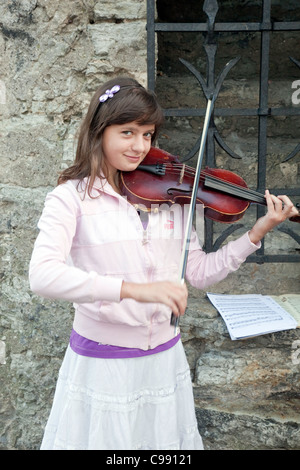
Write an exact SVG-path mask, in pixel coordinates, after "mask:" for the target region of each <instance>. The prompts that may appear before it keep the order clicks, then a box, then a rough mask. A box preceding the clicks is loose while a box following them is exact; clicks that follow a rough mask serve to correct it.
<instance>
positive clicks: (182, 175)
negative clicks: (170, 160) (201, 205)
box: [179, 163, 185, 184]
mask: <svg viewBox="0 0 300 470" xmlns="http://www.w3.org/2000/svg"><path fill="white" fill-rule="evenodd" d="M184 170H185V163H183V165H182V168H181V172H180V176H179V184H182V181H183V177H184Z"/></svg>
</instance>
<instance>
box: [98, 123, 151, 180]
mask: <svg viewBox="0 0 300 470" xmlns="http://www.w3.org/2000/svg"><path fill="white" fill-rule="evenodd" d="M154 132H155V126H154V124H153V125H152V124H146V125H140V124H138V123H136V122H130V123H127V124H113V125H111V126H108V127H106V128H105V129H104V132H103V136H102V150H103V154H104V159H105V163H106V167H107V169H108V175H107V179H108V181H109V182H110V183H111V182H112V181H113V179H114V177H115V175H116V172H117V170H121V171H133V170H135V169H136V167H137V166H138V165H139V164H140V163H141V162H142V160H143V159H144V158H145V156H146V155H147V153H148V152H149V150H150V147H151V137H152V135H153V133H154Z"/></svg>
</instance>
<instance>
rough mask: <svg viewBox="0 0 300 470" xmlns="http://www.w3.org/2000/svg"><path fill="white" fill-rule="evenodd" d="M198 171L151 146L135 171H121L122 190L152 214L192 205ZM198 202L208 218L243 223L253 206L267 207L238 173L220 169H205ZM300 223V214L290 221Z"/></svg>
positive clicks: (200, 183)
mask: <svg viewBox="0 0 300 470" xmlns="http://www.w3.org/2000/svg"><path fill="white" fill-rule="evenodd" d="M194 177H195V169H194V168H192V167H190V166H188V165H186V164H184V163H181V162H180V161H179V158H178V157H176V156H174V155H172V154H170V153H168V152H166V151H165V150H161V149H158V148H155V147H151V149H150V151H149V153H148V154H147V155H146V157H145V159H144V160H143V162H142V164H140V165H139V166H138V167H137V169H136V170H135V171H131V172H121V174H120V189H121V192H122V194H123V195H124V196H126V197H127V199H128V201H129V202H130V203H132V204H133V205H135V206H136V208H138V209H140V210H144V211H151V210H152V208H153V207H154V208H157V206H158V205H160V204H163V203H166V204H168V205H169V206H171V205H172V204H175V203H176V204H180V205H184V204H188V203H189V202H190V199H191V195H192V190H193V183H194ZM196 202H198V203H201V204H203V205H204V216H205V217H207V218H209V219H212V220H214V221H217V222H222V223H233V222H235V221H237V220H240V219H241V218H242V217H243V215H244V214H245V211H246V210H247V209H248V207H249V206H250V204H252V203H254V204H261V205H265V206H266V204H267V203H266V200H265V197H264V195H263V194H260V193H258V192H256V191H253V190H251V189H249V188H248V186H247V184H246V182H245V181H244V180H243V179H242V178H241V177H240V176H238V175H236V174H235V173H233V172H231V171H229V170H223V169H219V168H208V167H206V168H205V169H203V170H201V172H200V178H199V184H198V189H197V192H196ZM289 220H290V221H293V222H298V223H299V222H300V215H298V216H294V217H291V218H290V219H289Z"/></svg>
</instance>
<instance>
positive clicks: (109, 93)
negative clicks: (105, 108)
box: [99, 85, 121, 103]
mask: <svg viewBox="0 0 300 470" xmlns="http://www.w3.org/2000/svg"><path fill="white" fill-rule="evenodd" d="M120 88H121V87H120V85H115V86H113V87H112V89H111V90H106V92H105V93H104V94H103V95H101V96H100V98H99V101H100V103H104V101H106V100H108V98H113V96H114V94H115V93H118V91H120Z"/></svg>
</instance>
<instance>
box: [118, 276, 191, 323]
mask: <svg viewBox="0 0 300 470" xmlns="http://www.w3.org/2000/svg"><path fill="white" fill-rule="evenodd" d="M125 298H131V299H134V300H137V301H138V302H160V303H163V304H165V305H167V306H168V307H170V308H171V310H172V312H173V313H174V315H175V316H176V317H177V316H180V315H183V314H184V312H185V310H186V307H187V298H188V290H187V287H186V284H181V283H179V282H171V281H159V282H152V283H144V284H139V283H134V282H125V281H123V284H122V288H121V299H125Z"/></svg>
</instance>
